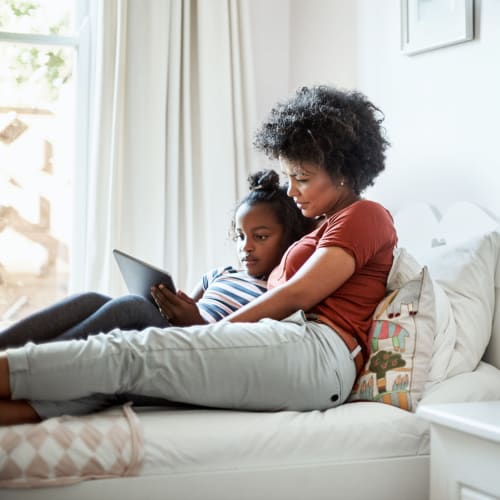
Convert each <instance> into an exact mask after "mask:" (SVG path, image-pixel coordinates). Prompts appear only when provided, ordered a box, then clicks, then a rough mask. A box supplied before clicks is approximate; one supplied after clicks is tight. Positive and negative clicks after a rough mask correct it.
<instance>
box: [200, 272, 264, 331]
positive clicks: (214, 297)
mask: <svg viewBox="0 0 500 500" xmlns="http://www.w3.org/2000/svg"><path fill="white" fill-rule="evenodd" d="M202 287H203V290H204V292H203V296H202V297H201V298H200V300H198V302H197V305H198V308H199V310H200V314H201V316H202V317H203V319H204V320H205V321H207V322H208V323H215V322H216V321H219V320H221V319H223V318H225V317H226V316H228V315H229V314H231V313H232V312H234V311H237V310H238V309H239V308H240V307H242V306H244V305H245V304H248V303H249V302H250V301H252V300H253V299H255V298H257V297H259V296H260V295H262V294H263V293H264V292H266V291H267V281H265V280H262V279H259V278H253V277H252V276H249V275H248V274H247V273H246V272H245V271H238V270H236V269H234V268H233V267H232V266H228V267H224V268H222V267H219V268H216V269H214V270H212V271H210V272H208V273H206V274H204V275H203V277H202Z"/></svg>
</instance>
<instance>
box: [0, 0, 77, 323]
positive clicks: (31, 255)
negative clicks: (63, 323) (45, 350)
mask: <svg viewBox="0 0 500 500" xmlns="http://www.w3.org/2000/svg"><path fill="white" fill-rule="evenodd" d="M74 5H75V4H74V2H71V1H63V2H59V1H20V0H2V2H0V326H1V324H2V323H5V322H8V321H12V320H15V319H18V318H21V317H23V316H25V315H27V314H29V313H30V312H32V311H34V310H36V309H38V308H40V307H43V306H44V305H46V304H48V303H51V302H53V301H54V300H56V299H58V298H61V297H63V296H64V295H66V294H67V290H68V259H69V242H70V239H71V221H72V189H73V186H72V177H73V170H74V156H75V154H74V149H75V148H74V122H75V112H74V109H75V106H74V101H75V99H74V96H75V91H74V86H75V79H74V65H75V58H76V49H75V47H74V46H73V43H72V39H71V35H72V30H73V25H74Z"/></svg>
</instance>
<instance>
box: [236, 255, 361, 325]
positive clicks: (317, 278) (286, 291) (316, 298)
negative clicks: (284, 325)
mask: <svg viewBox="0 0 500 500" xmlns="http://www.w3.org/2000/svg"><path fill="white" fill-rule="evenodd" d="M355 267H356V264H355V260H354V257H353V256H352V255H351V254H350V253H349V252H347V251H346V250H344V249H343V248H340V247H326V248H318V249H317V250H316V251H315V252H314V253H313V254H312V255H311V257H309V259H308V260H307V261H306V262H305V264H304V265H303V266H302V267H301V268H300V269H299V271H297V273H296V274H295V275H294V276H293V277H292V278H291V279H290V280H289V281H287V282H286V283H284V284H283V285H281V286H279V287H276V288H274V289H272V290H269V291H268V292H266V293H265V294H264V295H261V296H260V297H259V298H257V299H255V300H253V301H252V302H250V303H249V304H247V305H246V306H244V307H242V308H241V309H239V310H238V311H235V312H234V313H232V314H230V315H229V316H228V317H227V320H228V321H232V322H239V323H242V322H254V321H258V320H260V319H262V318H272V319H278V320H279V319H283V318H286V317H287V316H289V315H290V314H292V313H294V312H295V311H297V310H299V309H302V310H304V311H309V310H310V309H312V308H313V307H314V306H316V305H317V304H319V303H320V302H321V301H322V300H323V299H325V298H326V297H328V296H330V295H331V294H332V293H333V292H334V291H335V290H337V288H339V287H340V286H341V285H342V284H343V283H344V282H345V281H347V280H348V279H349V278H350V277H351V276H352V275H353V274H354V271H355Z"/></svg>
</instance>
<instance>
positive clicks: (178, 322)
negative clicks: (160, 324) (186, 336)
mask: <svg viewBox="0 0 500 500" xmlns="http://www.w3.org/2000/svg"><path fill="white" fill-rule="evenodd" d="M151 295H152V297H153V299H154V301H155V302H156V305H157V306H158V309H159V311H160V313H161V315H162V316H163V317H164V318H165V319H166V320H167V321H169V322H170V323H172V325H175V326H191V325H204V324H205V323H206V321H205V320H204V319H203V318H202V316H201V314H200V311H199V309H198V306H197V305H196V302H195V301H194V300H193V299H192V298H191V297H189V296H187V295H186V294H185V293H184V292H183V291H182V290H177V293H173V292H171V291H170V290H169V289H168V288H167V287H166V286H164V285H158V286H153V287H152V288H151Z"/></svg>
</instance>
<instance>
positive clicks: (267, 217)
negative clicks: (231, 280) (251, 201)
mask: <svg viewBox="0 0 500 500" xmlns="http://www.w3.org/2000/svg"><path fill="white" fill-rule="evenodd" d="M234 223H235V227H234V230H235V240H236V246H237V250H238V257H239V259H240V262H241V264H242V266H243V269H244V270H245V271H246V272H247V273H248V274H249V275H250V276H254V277H261V276H266V277H267V276H268V274H269V273H270V272H271V271H272V270H273V269H274V268H275V267H276V266H277V265H278V264H279V262H280V260H281V257H282V255H283V250H284V249H283V238H284V236H285V234H284V233H285V231H284V228H283V226H282V225H281V224H280V223H279V222H278V219H277V218H276V216H275V214H274V212H273V210H272V209H271V208H270V206H269V204H268V203H258V204H257V205H253V206H249V205H247V204H246V203H243V205H241V206H240V207H239V208H238V210H237V211H236V215H235V218H234Z"/></svg>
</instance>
